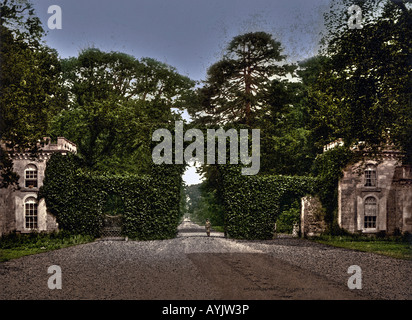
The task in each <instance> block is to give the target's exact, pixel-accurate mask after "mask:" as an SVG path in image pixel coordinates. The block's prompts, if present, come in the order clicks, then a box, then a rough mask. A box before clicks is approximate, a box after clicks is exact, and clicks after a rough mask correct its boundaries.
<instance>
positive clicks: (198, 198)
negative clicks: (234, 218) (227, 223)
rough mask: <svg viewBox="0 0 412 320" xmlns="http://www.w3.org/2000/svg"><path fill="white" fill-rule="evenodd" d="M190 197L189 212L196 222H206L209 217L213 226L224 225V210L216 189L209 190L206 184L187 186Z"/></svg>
mask: <svg viewBox="0 0 412 320" xmlns="http://www.w3.org/2000/svg"><path fill="white" fill-rule="evenodd" d="M186 188H187V196H188V198H189V203H188V214H189V216H190V219H191V220H192V221H194V222H195V223H199V224H202V225H203V224H204V223H205V222H206V219H209V221H210V223H211V224H212V226H222V225H224V210H223V207H222V205H221V204H220V203H219V197H218V196H217V194H216V190H208V189H207V188H206V186H205V184H197V185H191V186H188V187H186Z"/></svg>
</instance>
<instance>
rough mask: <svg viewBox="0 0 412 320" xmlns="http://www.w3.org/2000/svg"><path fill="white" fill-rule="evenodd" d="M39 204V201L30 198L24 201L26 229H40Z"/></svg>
mask: <svg viewBox="0 0 412 320" xmlns="http://www.w3.org/2000/svg"><path fill="white" fill-rule="evenodd" d="M37 213H38V204H37V199H36V198H34V197H29V198H27V199H26V200H25V201H24V219H25V228H26V229H37V227H38V215H37Z"/></svg>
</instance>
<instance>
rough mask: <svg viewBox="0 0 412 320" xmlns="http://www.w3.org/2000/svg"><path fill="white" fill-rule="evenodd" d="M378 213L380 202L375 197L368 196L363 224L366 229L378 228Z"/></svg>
mask: <svg viewBox="0 0 412 320" xmlns="http://www.w3.org/2000/svg"><path fill="white" fill-rule="evenodd" d="M377 213H378V204H377V201H376V198H375V197H367V198H366V199H365V210H364V220H363V226H364V228H365V229H374V228H376V216H377Z"/></svg>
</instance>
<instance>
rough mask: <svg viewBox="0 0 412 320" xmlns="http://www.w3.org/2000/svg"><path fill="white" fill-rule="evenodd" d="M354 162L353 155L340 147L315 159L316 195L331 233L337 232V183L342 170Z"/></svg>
mask: <svg viewBox="0 0 412 320" xmlns="http://www.w3.org/2000/svg"><path fill="white" fill-rule="evenodd" d="M353 161H356V156H355V154H354V153H353V152H352V151H351V150H349V149H348V148H346V147H344V146H341V147H336V148H333V149H331V150H328V151H326V152H324V153H322V154H320V155H318V157H317V158H316V160H315V162H314V166H313V168H312V170H313V173H314V175H315V176H316V177H317V179H318V181H319V187H318V192H317V195H318V196H319V199H320V201H321V202H322V206H323V207H324V208H325V210H326V216H325V220H326V222H327V223H328V224H329V227H330V231H331V232H332V233H334V232H337V231H339V230H338V227H337V220H336V215H337V208H338V182H339V179H340V178H341V177H342V175H343V169H344V168H345V167H346V166H347V165H348V164H349V163H350V162H353Z"/></svg>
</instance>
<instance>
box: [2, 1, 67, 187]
mask: <svg viewBox="0 0 412 320" xmlns="http://www.w3.org/2000/svg"><path fill="white" fill-rule="evenodd" d="M0 22H1V25H0V64H1V72H0V125H1V126H0V139H1V140H2V141H3V142H5V143H6V147H7V149H16V148H20V149H33V150H35V148H36V145H37V142H38V140H40V139H41V138H42V137H43V136H44V135H45V134H46V131H47V128H48V126H49V121H50V119H51V118H52V117H53V115H54V114H56V113H57V112H58V111H59V110H60V109H61V108H62V106H63V104H64V96H63V94H62V92H61V90H60V82H59V74H60V62H59V60H58V57H57V53H56V51H55V50H52V49H50V48H48V47H47V46H45V45H44V44H43V43H42V37H43V36H44V30H43V28H42V26H41V23H40V20H39V19H38V18H37V17H36V15H35V13H34V10H33V7H32V5H31V3H30V2H28V1H17V0H5V1H3V2H2V3H1V4H0ZM7 157H8V155H7V153H6V151H5V148H1V147H0V169H1V168H3V170H2V171H3V182H4V181H9V182H10V183H11V182H12V181H13V180H15V178H16V176H15V175H13V173H12V170H11V162H10V161H8V160H7ZM7 184H8V183H6V184H5V185H7Z"/></svg>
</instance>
